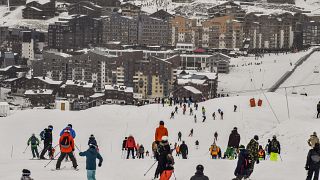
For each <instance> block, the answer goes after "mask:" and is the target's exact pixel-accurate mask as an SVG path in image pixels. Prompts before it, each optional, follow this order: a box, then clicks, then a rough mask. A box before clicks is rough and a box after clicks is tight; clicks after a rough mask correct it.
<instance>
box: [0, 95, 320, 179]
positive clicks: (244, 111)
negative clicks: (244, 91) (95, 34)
mask: <svg viewBox="0 0 320 180" xmlns="http://www.w3.org/2000/svg"><path fill="white" fill-rule="evenodd" d="M266 95H267V97H268V100H269V102H270V103H271V105H272V107H273V109H274V111H275V113H276V116H277V118H278V120H279V123H278V121H277V119H276V118H275V116H274V114H273V113H272V111H271V109H270V107H269V105H268V104H267V102H266V99H264V96H263V95H261V96H248V97H246V96H238V97H230V98H220V99H214V100H210V101H207V102H205V103H201V104H200V105H199V107H202V106H204V107H206V109H207V114H208V119H207V121H206V122H205V123H202V122H201V120H200V111H196V114H197V116H198V118H199V120H198V123H196V124H195V123H194V121H193V118H192V116H189V115H182V114H181V109H179V114H178V115H177V116H176V117H175V119H173V120H169V116H170V112H171V111H172V110H173V107H164V108H163V107H162V106H161V105H158V104H154V105H147V106H144V107H134V106H117V105H106V106H100V107H96V108H91V109H88V110H85V111H80V112H61V111H58V110H39V109H38V110H37V109H34V110H25V111H15V112H12V114H11V115H10V116H9V117H6V118H1V119H0V121H1V126H0V142H1V144H2V148H1V151H0V162H1V163H0V179H5V180H16V179H18V178H19V176H20V171H21V169H23V168H28V169H30V170H31V171H32V177H34V178H35V179H36V180H42V179H45V180H57V179H70V180H73V179H77V180H78V179H85V177H86V172H85V159H84V158H80V157H78V156H76V157H77V159H78V161H79V168H80V171H68V170H62V171H59V172H57V171H55V172H52V171H50V168H53V167H54V166H55V162H53V163H52V164H51V165H49V166H48V167H47V168H44V167H43V166H44V165H45V164H46V163H47V162H48V161H37V160H29V158H30V157H31V153H30V151H29V150H28V151H27V153H26V154H23V153H22V152H23V150H24V148H25V147H26V141H27V139H28V137H29V136H30V135H31V133H33V132H34V133H36V134H39V132H40V131H41V130H42V129H43V128H45V127H46V126H47V125H49V124H52V125H53V126H54V131H53V133H54V142H53V143H54V145H55V144H57V140H58V135H57V134H58V132H60V130H61V129H62V128H64V127H65V126H66V124H68V123H72V124H73V127H74V129H75V130H76V131H77V137H76V144H77V145H78V146H79V147H80V148H81V149H82V150H84V149H86V147H87V146H86V144H87V140H88V137H89V135H90V134H92V133H93V134H95V136H96V138H97V141H98V144H99V146H100V152H101V154H102V155H103V157H104V159H105V161H104V164H103V166H102V167H101V168H99V169H98V171H97V179H110V180H128V179H130V180H147V179H149V180H150V179H151V177H153V173H154V170H155V168H153V169H152V171H151V172H150V173H149V174H148V175H147V176H146V177H144V176H143V174H144V173H145V171H146V170H147V169H148V168H149V167H150V166H151V165H152V164H153V162H154V160H152V159H150V158H147V159H145V160H139V159H135V160H124V159H121V143H122V140H123V137H124V136H127V135H129V134H132V135H133V136H135V139H136V141H137V143H140V144H143V145H144V146H145V148H146V150H149V151H150V150H151V143H152V140H153V138H154V130H155V128H156V127H157V125H158V122H159V121H160V120H164V121H165V124H166V127H167V128H168V131H169V141H170V142H171V143H174V142H175V141H176V140H177V133H178V131H181V132H182V139H183V140H185V141H186V143H187V144H188V145H189V149H190V150H189V152H190V153H189V159H188V160H182V159H178V158H176V165H175V175H176V177H177V179H180V180H186V179H189V178H190V176H191V175H193V173H194V171H195V170H194V169H195V166H196V165H197V164H199V163H201V164H203V165H204V166H205V174H206V175H208V176H209V177H210V179H219V180H227V179H231V178H233V177H234V176H233V172H234V168H235V165H236V161H232V160H212V159H210V157H209V154H208V149H209V146H210V144H211V143H212V141H213V133H214V132H215V131H217V132H218V133H219V138H218V145H219V146H221V148H222V150H223V151H225V149H226V145H227V139H228V136H229V133H230V131H231V130H232V128H233V127H234V126H237V127H238V130H239V133H240V135H241V144H245V145H246V144H247V143H248V142H249V140H250V138H252V137H253V136H254V135H255V134H257V135H259V137H260V141H259V142H260V143H261V144H262V145H263V146H264V145H265V144H266V141H267V139H268V138H270V137H271V136H272V135H274V134H275V135H277V136H278V139H279V141H280V142H281V143H282V149H283V151H282V152H283V153H282V159H283V162H281V161H279V162H277V163H274V162H270V161H264V162H261V163H260V164H259V165H257V166H256V168H255V171H254V173H253V175H252V179H256V180H270V179H273V180H283V179H290V180H301V179H304V178H305V174H306V172H305V170H304V168H303V167H304V165H305V164H304V163H305V158H306V153H307V151H308V149H309V147H308V145H307V143H306V140H307V139H308V137H309V135H310V133H312V132H313V131H318V130H319V128H318V127H320V121H319V120H316V119H314V114H315V111H314V109H315V104H316V103H317V102H318V101H319V98H317V97H301V96H300V97H289V107H290V115H291V119H288V116H287V108H286V101H285V96H283V95H279V94H275V93H267V94H266ZM251 97H255V98H256V99H257V98H261V99H262V100H263V106H262V107H256V108H250V107H249V106H248V105H249V98H251ZM234 104H236V105H238V107H239V109H238V112H233V105H234ZM218 108H221V109H222V110H223V111H224V115H225V117H224V120H219V117H218V118H217V119H218V120H215V121H214V120H212V118H211V116H210V114H212V112H213V111H217V109H218ZM191 128H193V129H194V137H186V136H187V134H188V133H189V131H190V129H191ZM196 140H199V142H200V149H199V150H196V149H195V147H194V142H195V141H196ZM12 148H13V151H12V152H13V153H12V158H11V150H12ZM76 151H77V150H76ZM64 165H66V166H67V167H69V166H70V167H71V163H70V162H68V163H66V162H63V165H62V166H64Z"/></svg>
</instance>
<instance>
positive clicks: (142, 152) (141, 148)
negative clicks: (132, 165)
mask: <svg viewBox="0 0 320 180" xmlns="http://www.w3.org/2000/svg"><path fill="white" fill-rule="evenodd" d="M137 151H139V157H138V158H139V159H144V147H143V145H142V144H141V145H140V147H139V149H138V150H137Z"/></svg>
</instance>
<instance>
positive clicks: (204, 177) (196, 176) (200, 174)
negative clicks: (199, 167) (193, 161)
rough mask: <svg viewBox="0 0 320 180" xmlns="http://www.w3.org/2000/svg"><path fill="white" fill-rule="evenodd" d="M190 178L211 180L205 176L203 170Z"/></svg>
mask: <svg viewBox="0 0 320 180" xmlns="http://www.w3.org/2000/svg"><path fill="white" fill-rule="evenodd" d="M190 180H209V178H208V177H207V176H205V175H204V174H203V172H201V171H197V172H196V173H195V175H194V176H192V177H191V178H190Z"/></svg>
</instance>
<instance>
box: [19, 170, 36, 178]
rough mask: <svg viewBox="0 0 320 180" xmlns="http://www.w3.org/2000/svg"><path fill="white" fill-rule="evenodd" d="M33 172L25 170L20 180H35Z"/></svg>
mask: <svg viewBox="0 0 320 180" xmlns="http://www.w3.org/2000/svg"><path fill="white" fill-rule="evenodd" d="M30 175H31V172H30V171H29V170H28V169H23V170H22V177H21V179H20V180H33V179H32V178H31V177H30Z"/></svg>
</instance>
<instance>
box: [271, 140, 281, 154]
mask: <svg viewBox="0 0 320 180" xmlns="http://www.w3.org/2000/svg"><path fill="white" fill-rule="evenodd" d="M280 150H281V147H280V142H279V141H278V140H276V139H272V141H271V142H270V143H269V145H268V152H269V153H272V152H273V153H279V154H280V152H281V151H280Z"/></svg>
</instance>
